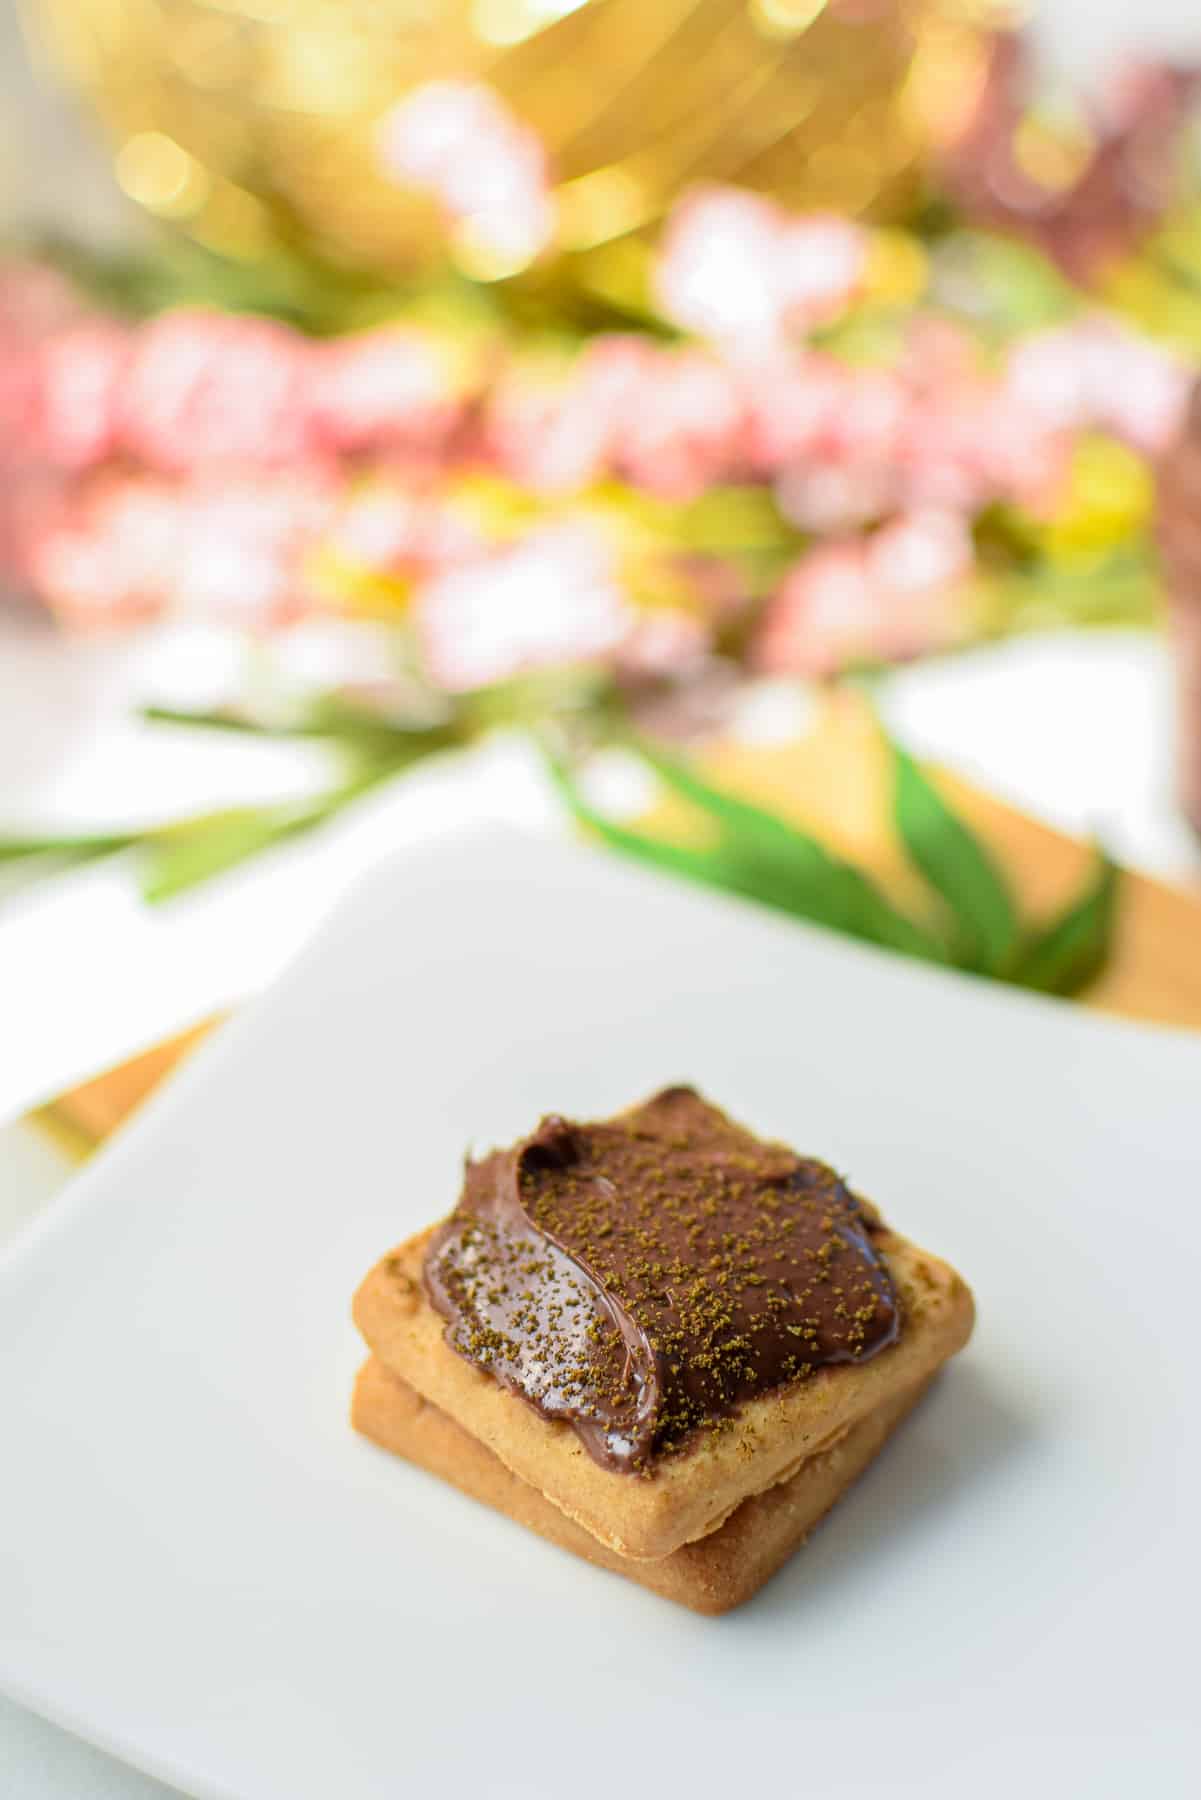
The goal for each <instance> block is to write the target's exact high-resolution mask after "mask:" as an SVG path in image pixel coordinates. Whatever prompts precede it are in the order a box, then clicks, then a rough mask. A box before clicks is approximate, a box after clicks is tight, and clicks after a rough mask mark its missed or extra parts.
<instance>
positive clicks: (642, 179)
mask: <svg viewBox="0 0 1201 1800" xmlns="http://www.w3.org/2000/svg"><path fill="white" fill-rule="evenodd" d="M29 3H30V5H31V7H32V14H33V17H34V22H35V29H36V30H37V32H38V34H39V35H40V36H41V37H42V39H43V41H44V42H45V43H46V44H47V46H48V47H49V49H50V51H51V54H52V56H53V59H54V61H55V63H56V64H57V66H58V67H59V68H60V69H61V70H62V72H63V73H64V75H65V77H66V78H67V80H68V81H69V82H71V83H72V84H73V85H75V86H76V87H78V88H79V89H80V90H82V92H83V93H84V94H85V95H86V96H87V97H88V99H89V101H90V103H91V105H92V106H93V108H94V110H95V111H96V113H97V114H98V115H99V116H100V118H101V119H102V121H103V123H104V125H105V126H106V127H107V129H108V131H109V133H110V134H111V137H112V140H113V142H114V144H115V162H116V173H117V178H118V180H119V181H120V183H121V186H122V187H123V188H124V189H125V191H126V192H127V193H128V194H129V195H130V196H131V197H132V198H133V199H134V200H136V201H137V202H138V203H139V204H140V205H142V206H144V207H145V208H146V209H147V210H148V211H150V212H151V213H153V214H155V215H157V216H158V217H160V218H166V219H169V220H172V221H175V222H176V223H178V224H180V225H182V226H184V227H185V228H186V229H187V230H189V231H191V232H192V233H193V234H194V235H195V236H196V237H198V238H199V239H201V240H202V241H203V242H205V243H206V244H208V245H210V246H211V247H213V248H215V249H218V250H221V251H222V252H225V253H228V254H232V255H236V256H241V257H256V256H259V255H263V254H266V253H268V252H269V251H270V250H271V249H272V248H273V247H274V246H275V245H277V244H279V243H280V242H289V243H291V244H293V245H296V244H302V245H306V246H308V247H311V248H314V249H316V250H318V251H320V252H322V253H323V254H325V255H327V256H330V257H332V258H334V259H336V260H339V261H342V262H345V263H349V264H352V265H355V266H357V267H360V268H370V269H376V270H380V271H384V272H393V271H400V270H403V269H405V268H409V267H412V266H413V264H414V263H416V262H420V261H422V260H427V259H428V258H429V257H430V255H431V254H432V253H434V252H436V251H437V249H438V248H439V246H440V245H441V244H442V241H443V240H442V238H441V234H440V232H439V229H438V225H437V221H436V219H435V218H434V215H433V213H432V211H431V209H430V208H429V206H428V204H427V203H425V202H423V201H418V200H417V199H416V198H415V197H413V196H411V195H406V194H405V193H404V192H402V191H401V190H399V189H398V187H397V186H396V185H395V183H394V182H393V181H391V180H389V178H388V177H387V175H386V174H385V173H384V172H383V170H382V169H381V166H380V163H379V157H378V147H377V136H378V129H379V121H380V119H381V118H382V116H383V115H384V114H385V113H386V112H387V110H388V109H389V107H390V106H392V105H393V104H394V103H395V102H396V101H397V99H398V98H399V97H400V96H401V95H403V94H404V93H405V92H407V91H409V90H410V89H411V88H412V87H413V86H414V85H416V84H418V83H420V82H423V81H427V80H430V79H436V78H439V77H447V76H463V75H468V76H475V77H478V78H479V79H481V80H484V81H486V82H488V83H489V84H490V85H491V86H492V87H494V88H495V89H496V91H497V92H498V93H499V94H500V95H501V96H502V97H503V98H504V99H505V101H506V102H507V103H508V105H509V106H510V107H511V108H512V110H513V111H514V112H515V113H516V114H517V115H518V116H519V117H520V118H521V119H523V120H525V121H526V122H527V123H529V124H530V125H532V126H534V127H535V129H536V130H537V131H538V132H539V133H540V135H541V136H542V138H543V141H544V143H545V144H546V146H547V149H548V151H549V153H550V157H551V168H552V170H553V172H554V177H555V180H556V183H557V190H556V198H557V201H558V214H559V220H560V228H559V234H558V239H559V243H560V245H561V247H563V248H565V249H567V250H574V251H584V250H589V249H593V248H595V247H596V246H599V245H603V244H606V243H608V242H611V241H612V240H614V239H616V238H620V237H621V236H623V235H625V234H627V233H629V232H631V231H635V230H637V229H639V228H641V227H644V226H646V225H648V224H651V223H653V221H654V220H655V219H656V218H657V217H658V216H659V215H660V214H661V213H662V211H663V210H664V208H665V207H666V206H667V205H668V204H669V203H670V201H671V199H672V197H673V196H674V195H675V194H676V193H678V191H679V190H680V188H681V187H682V186H684V185H686V184H687V183H689V182H691V181H697V180H717V181H738V182H742V183H744V184H746V185H748V186H752V187H755V188H758V189H760V190H762V191H763V192H766V193H770V194H773V195H775V196H777V197H778V198H780V199H781V200H784V201H786V202H787V203H789V204H793V205H796V206H798V207H808V206H828V207H836V208H838V209H839V210H841V211H846V212H852V213H859V212H870V213H872V214H874V215H876V216H887V215H888V214H889V213H890V212H892V211H895V210H896V208H897V207H898V205H900V204H901V202H902V201H903V199H904V197H905V195H906V194H907V193H909V192H910V191H911V189H912V183H913V181H914V178H915V163H916V146H917V138H918V135H919V132H920V122H919V121H917V120H916V118H915V109H914V108H913V107H912V106H909V107H907V106H906V105H905V104H903V94H904V90H905V83H906V79H907V76H908V74H909V69H910V62H911V57H912V53H913V41H914V39H913V20H914V13H915V0H908V4H906V0H29Z"/></svg>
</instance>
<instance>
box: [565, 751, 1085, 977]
mask: <svg viewBox="0 0 1201 1800" xmlns="http://www.w3.org/2000/svg"><path fill="white" fill-rule="evenodd" d="M622 741H623V745H624V747H625V748H626V749H628V750H630V751H632V752H633V753H634V754H635V755H637V756H638V757H640V759H641V760H642V761H643V762H644V763H645V764H646V765H647V766H648V767H649V768H651V769H652V770H653V771H654V773H655V774H656V775H657V776H658V777H659V779H660V780H661V781H662V782H663V783H664V785H665V786H666V787H667V788H669V789H670V790H671V791H672V792H673V793H675V794H677V795H678V796H679V797H680V798H681V799H682V800H684V801H686V802H687V803H688V804H689V805H690V806H691V807H692V808H693V809H694V810H695V811H696V812H698V813H699V814H700V815H701V816H702V817H703V818H704V819H705V821H706V823H707V825H708V827H709V834H710V841H709V842H707V843H706V844H705V845H703V846H692V845H684V844H680V843H675V842H672V841H670V840H668V839H664V838H661V837H655V836H652V835H651V834H649V833H647V832H643V831H637V830H633V829H631V828H630V827H628V826H625V825H620V824H617V823H616V822H615V821H613V820H612V819H609V818H607V817H606V816H605V815H604V814H603V813H602V812H600V811H598V810H597V809H596V808H595V807H594V806H592V805H591V804H590V803H589V802H588V800H587V799H586V798H585V796H584V794H583V792H582V790H581V788H580V785H579V782H578V780H577V778H576V775H575V772H574V771H573V769H572V767H571V766H570V764H569V763H568V762H567V760H566V759H565V758H564V757H563V756H562V755H561V754H560V753H559V752H558V751H557V750H556V749H555V748H554V747H553V746H550V745H548V744H546V743H544V744H543V751H544V754H545V756H546V761H547V767H548V769H549V772H550V775H551V779H552V780H553V782H554V784H555V786H556V788H557V789H558V791H559V793H560V795H561V796H562V798H563V800H564V802H565V804H566V805H567V807H568V810H569V811H570V812H571V814H572V815H573V817H574V818H575V819H576V820H577V822H578V823H579V824H581V825H582V826H584V827H585V828H586V829H587V830H588V831H590V832H592V833H594V834H595V835H596V836H598V837H600V838H601V839H602V840H603V841H604V842H605V843H607V844H609V845H610V846H611V847H612V848H613V849H615V850H619V851H621V852H623V853H624V854H625V855H627V856H633V857H637V858H638V859H639V860H640V861H642V862H644V863H648V864H650V865H651V866H652V867H654V868H659V869H663V870H664V871H666V872H667V873H669V874H673V875H678V876H681V877H683V878H684V879H685V880H688V881H694V882H700V883H702V884H703V885H707V886H709V887H717V888H724V889H725V890H726V891H727V892H730V893H734V894H739V895H741V896H742V897H743V898H746V899H751V900H757V901H759V902H760V903H761V904H763V905H765V906H771V907H774V908H776V909H777V910H778V911H781V912H785V913H790V914H791V915H792V916H793V917H795V918H800V919H806V920H808V921H810V922H811V923H813V924H816V925H824V926H827V927H829V928H830V929H832V930H835V931H841V932H845V933H846V934H847V935H849V936H851V937H856V938H860V939H862V940H863V941H865V942H867V943H871V944H876V945H879V946H881V947H882V948H885V949H889V950H896V951H899V952H900V953H901V954H902V955H905V956H912V957H916V958H918V959H920V960H921V961H924V962H931V963H940V964H942V965H943V966H945V967H947V968H956V969H963V970H966V971H970V972H972V973H974V974H979V975H985V976H988V977H990V978H992V979H994V980H998V981H1005V982H1010V983H1012V984H1014V985H1016V986H1019V987H1027V988H1033V989H1036V990H1038V991H1040V992H1042V993H1048V994H1062V995H1070V994H1075V993H1078V992H1079V991H1080V990H1081V988H1083V987H1085V986H1086V985H1087V984H1088V983H1089V982H1090V981H1092V980H1093V979H1094V978H1095V977H1096V976H1097V975H1098V974H1099V973H1100V971H1101V969H1102V968H1103V967H1104V965H1105V962H1106V960H1107V957H1108V955H1109V952H1110V948H1111V945H1112V941H1113V932H1114V925H1115V921H1116V917H1117V908H1118V896H1119V881H1120V875H1119V870H1118V869H1117V867H1116V865H1115V864H1114V863H1113V862H1112V861H1111V860H1110V859H1109V857H1108V856H1106V855H1105V853H1104V852H1103V851H1102V850H1100V849H1098V851H1097V857H1096V866H1095V869H1094V870H1093V871H1092V872H1091V873H1090V876H1089V879H1088V881H1087V884H1086V886H1085V888H1084V889H1083V891H1082V892H1081V893H1080V894H1079V895H1078V896H1077V897H1075V898H1074V899H1073V900H1072V901H1071V902H1070V903H1069V904H1068V905H1067V906H1066V907H1065V908H1064V910H1063V911H1062V912H1061V913H1059V914H1057V915H1056V916H1055V917H1053V918H1051V919H1049V920H1043V921H1040V922H1038V923H1027V922H1024V921H1022V919H1021V918H1020V916H1019V913H1018V910H1017V905H1016V902H1015V900H1014V896H1013V891H1012V887H1011V885H1010V883H1009V881H1008V880H1007V878H1006V876H1005V874H1004V872H1003V871H1002V870H1001V869H1000V868H999V867H998V865H997V863H996V862H995V860H994V858H993V857H992V855H991V854H990V852H989V851H988V850H987V849H986V848H985V846H984V845H983V844H982V843H981V841H980V840H979V838H978V837H977V836H976V834H975V833H974V832H973V831H972V830H971V828H970V827H969V826H968V825H967V824H965V822H964V821H963V820H962V819H961V818H960V817H959V816H958V814H957V813H956V812H955V811H954V810H953V808H952V807H951V806H949V805H948V803H947V801H946V800H945V799H944V798H943V796H942V795H941V794H940V793H939V791H938V789H937V788H936V787H935V786H934V784H933V783H932V782H931V781H930V779H929V777H928V776H927V775H926V774H925V773H924V771H923V770H922V769H921V768H920V766H919V765H918V764H917V763H916V762H915V761H914V759H913V758H912V757H911V756H910V755H909V754H908V752H907V751H905V750H904V749H902V748H901V746H900V745H899V744H896V743H894V742H892V740H891V739H889V740H887V741H888V748H889V754H890V759H891V772H892V822H893V826H894V829H895V830H896V832H897V835H898V837H899V838H900V841H901V844H902V846H903V848H904V850H905V853H906V855H907V857H908V859H909V861H910V862H911V863H912V865H913V867H914V868H915V869H916V871H917V872H918V874H919V875H920V876H921V877H922V879H923V881H924V882H925V884H926V886H927V887H928V889H929V890H930V893H931V907H930V917H929V918H921V919H918V918H914V917H912V916H910V914H908V913H906V912H904V911H902V910H901V909H900V908H898V907H897V906H895V905H894V904H893V902H892V901H891V900H889V899H888V898H887V897H886V896H885V895H884V894H883V893H882V892H881V890H880V889H879V888H878V887H877V886H876V884H875V883H874V882H873V881H871V880H870V879H869V877H868V876H867V875H865V874H864V873H863V871H862V870H861V869H858V868H856V867H855V865H854V864H853V863H849V862H846V861H844V860H843V859H842V858H840V857H837V856H835V855H833V854H832V853H831V852H830V851H828V850H827V849H825V847H824V846H823V845H822V844H821V843H819V842H818V840H817V839H816V838H814V837H813V836H812V835H811V834H810V833H808V832H806V831H803V830H801V829H799V828H798V827H797V826H795V825H792V824H789V823H786V822H785V821H784V820H783V819H781V818H779V817H778V816H777V815H776V814H774V813H771V812H768V811H765V810H764V809H763V808H761V807H759V806H755V805H754V804H752V803H751V802H749V801H746V800H741V799H738V798H736V797H735V796H733V795H731V794H728V793H725V792H723V791H722V790H721V789H719V788H715V787H712V786H711V785H710V784H709V783H708V782H706V781H705V780H703V779H702V777H701V776H699V775H698V774H697V773H696V771H695V769H693V768H692V767H691V766H690V765H689V764H687V763H686V762H683V761H681V760H680V759H679V758H677V757H675V756H674V755H671V754H669V753H667V752H665V751H663V750H662V749H660V748H658V747H657V746H654V745H651V744H647V743H644V742H641V741H639V740H636V739H629V738H625V739H623V740H622Z"/></svg>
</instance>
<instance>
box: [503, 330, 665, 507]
mask: <svg viewBox="0 0 1201 1800" xmlns="http://www.w3.org/2000/svg"><path fill="white" fill-rule="evenodd" d="M614 342H616V343H618V344H630V343H636V340H626V339H618V340H612V339H605V338H598V339H596V340H594V342H593V343H592V344H590V345H589V346H588V347H587V348H586V349H585V350H584V351H583V352H582V354H581V355H580V356H579V357H578V358H577V359H576V360H575V361H574V362H573V363H571V364H569V365H566V366H563V365H560V364H556V365H554V366H552V367H548V366H546V365H545V364H542V363H539V362H535V361H526V362H517V363H514V364H513V365H512V366H511V367H510V368H509V369H508V370H506V371H504V372H503V373H502V374H501V376H500V377H499V379H498V381H497V383H496V385H495V387H494V388H493V390H492V392H491V394H490V395H489V398H488V406H487V411H486V415H485V420H484V428H483V429H484V441H485V445H486V448H487V450H488V452H489V454H490V455H491V456H492V457H493V458H494V459H495V461H496V463H497V464H498V466H499V467H500V468H501V469H502V470H503V471H504V473H505V474H506V475H507V476H508V477H509V478H510V480H512V481H516V482H519V483H520V484H521V485H522V486H524V487H528V488H531V489H532V490H533V492H534V493H536V494H546V495H551V494H571V493H578V492H579V490H580V489H582V488H586V487H589V486H590V485H591V484H592V483H593V482H594V481H597V480H599V479H600V478H601V476H602V475H604V474H605V472H606V470H607V468H608V465H609V462H610V459H611V457H612V455H613V450H614V445H615V440H616V434H617V426H618V422H619V419H620V416H621V413H622V411H623V410H624V408H625V406H626V404H627V403H628V402H629V400H630V399H632V397H633V392H634V388H635V386H636V383H637V381H638V379H639V375H640V371H641V368H642V359H641V356H640V355H639V354H634V355H626V354H625V352H623V351H621V350H619V351H618V353H617V356H616V357H614V354H613V352H612V350H611V348H610V345H611V344H613V343H614ZM638 348H639V350H640V348H641V347H640V346H639V347H638Z"/></svg>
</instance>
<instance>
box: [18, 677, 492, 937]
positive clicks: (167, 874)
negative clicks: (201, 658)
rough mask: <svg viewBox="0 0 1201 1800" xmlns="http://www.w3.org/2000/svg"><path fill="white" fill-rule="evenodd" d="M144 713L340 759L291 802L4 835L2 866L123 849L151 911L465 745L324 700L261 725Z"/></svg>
mask: <svg viewBox="0 0 1201 1800" xmlns="http://www.w3.org/2000/svg"><path fill="white" fill-rule="evenodd" d="M147 716H148V717H149V718H151V719H153V720H157V721H158V722H159V723H163V724H171V725H182V726H191V727H196V728H199V729H202V730H211V731H236V732H246V733H252V734H255V735H261V736H264V737H272V738H279V737H296V738H311V739H315V740H318V741H327V742H328V743H329V744H330V746H331V748H333V749H336V750H337V752H338V753H339V763H340V767H339V771H338V773H337V775H336V776H335V778H334V779H333V781H332V782H331V783H330V785H329V786H328V787H326V788H323V789H321V790H320V791H319V792H318V793H316V794H312V795H307V796H305V797H304V798H302V799H297V800H275V801H267V802H263V803H261V804H258V805H247V806H231V807H224V808H221V809H220V810H217V811H213V812H205V813H199V814H196V815H193V816H191V817H187V818H183V819H175V820H170V821H168V822H165V823H163V824H161V825H152V826H148V827H144V828H142V829H140V830H131V831H119V832H100V833H96V834H93V835H88V834H82V835H74V836H71V835H48V836H45V837H37V836H20V837H15V836H14V837H10V838H3V837H0V869H4V870H6V871H7V870H15V871H17V872H18V873H19V874H21V875H23V876H24V877H25V878H26V879H27V880H30V881H34V880H38V879H40V878H42V877H44V876H48V875H52V874H59V873H61V872H63V871H64V870H66V869H70V868H72V867H81V866H82V865H84V864H85V863H89V862H94V861H96V860H97V859H99V858H101V857H106V856H114V855H118V854H124V853H128V854H132V855H133V856H135V857H136V861H137V867H138V877H139V881H140V885H141V889H142V896H143V898H144V899H145V900H146V901H148V902H149V903H150V904H152V905H156V904H158V903H159V902H161V901H164V900H173V899H175V898H177V897H178V896H179V895H181V894H184V893H187V892H188V891H189V890H190V889H193V888H196V887H198V886H200V885H201V883H203V882H205V881H209V880H212V879H213V878H214V877H215V876H217V875H224V874H226V873H228V872H229V871H230V870H232V869H234V868H236V867H238V865H239V864H241V863H244V862H248V861H249V860H250V859H251V858H253V857H255V856H258V855H260V854H261V853H262V852H263V851H265V850H271V849H275V848H277V847H279V846H281V845H283V844H285V843H287V842H288V841H290V840H291V839H294V838H297V837H300V836H302V835H304V834H305V833H306V832H309V831H312V830H314V829H315V828H316V827H317V826H319V825H323V824H325V823H326V822H327V821H328V820H329V819H331V818H333V817H334V815H335V814H336V813H338V812H340V811H341V810H342V809H343V808H344V807H346V806H349V805H350V804H351V803H352V802H353V801H355V800H357V799H359V798H360V797H361V796H362V795H364V794H366V793H367V792H368V791H369V790H370V789H372V788H375V787H378V786H380V785H381V784H382V783H383V782H385V781H389V780H391V779H392V777H393V776H394V775H398V774H400V773H401V772H402V771H403V770H405V769H408V768H410V767H411V766H412V765H413V764H414V763H416V762H419V761H421V760H423V759H424V758H425V757H427V756H430V755H433V754H435V753H436V752H438V751H440V750H445V749H448V748H449V747H451V745H453V744H455V743H458V742H460V741H461V737H460V734H459V732H458V730H457V728H456V727H455V726H454V725H453V724H448V723H438V724H433V725H422V726H408V725H398V724H393V723H391V722H389V721H388V720H387V719H386V718H381V717H379V716H377V715H375V714H373V713H369V712H367V711H365V710H363V709H358V708H355V707H351V706H347V705H344V704H342V703H341V702H336V701H330V700H325V701H321V702H319V703H317V704H316V705H315V706H313V707H312V708H311V709H309V710H308V711H306V712H304V713H303V714H300V715H298V716H297V717H296V718H295V719H294V720H293V721H292V722H290V723H288V724H276V723H272V724H269V725H267V724H263V723H261V722H259V721H256V720H255V719H253V718H251V717H249V716H247V715H245V714H241V713H236V712H197V713H189V712H175V711H171V710H167V709H164V708H149V709H148V710H147Z"/></svg>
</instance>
